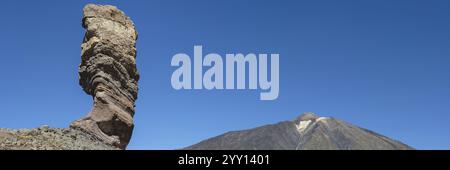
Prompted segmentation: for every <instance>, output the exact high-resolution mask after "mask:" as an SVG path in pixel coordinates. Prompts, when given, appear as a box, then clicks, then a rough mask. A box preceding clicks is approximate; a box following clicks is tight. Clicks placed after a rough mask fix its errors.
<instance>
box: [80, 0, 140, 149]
mask: <svg viewBox="0 0 450 170" xmlns="http://www.w3.org/2000/svg"><path fill="white" fill-rule="evenodd" d="M82 23H83V28H85V29H86V33H85V37H84V41H83V44H82V45H81V48H82V51H81V64H80V66H79V83H80V85H81V86H82V87H83V90H84V91H85V92H86V93H87V94H89V95H92V97H93V100H94V104H93V105H94V106H93V108H92V111H91V112H90V113H89V114H88V115H87V116H86V117H85V118H82V119H80V120H77V121H75V122H73V123H72V124H71V128H74V129H79V130H82V131H84V132H87V133H90V134H92V135H94V136H96V137H97V138H99V139H101V140H102V141H103V142H105V143H108V144H111V145H114V146H117V147H119V148H122V149H125V148H126V146H127V145H128V143H129V141H130V138H131V135H132V131H133V127H134V124H133V116H134V111H135V110H134V103H135V101H136V99H137V92H138V86H137V83H138V80H139V73H138V71H137V69H136V60H135V59H136V48H135V44H136V40H137V36H138V35H137V32H136V29H135V26H134V24H133V22H132V21H131V20H130V18H129V17H127V16H126V15H125V14H124V13H123V12H122V11H120V10H119V9H117V8H116V7H114V6H110V5H104V6H103V5H94V4H89V5H86V6H85V7H84V9H83V20H82Z"/></svg>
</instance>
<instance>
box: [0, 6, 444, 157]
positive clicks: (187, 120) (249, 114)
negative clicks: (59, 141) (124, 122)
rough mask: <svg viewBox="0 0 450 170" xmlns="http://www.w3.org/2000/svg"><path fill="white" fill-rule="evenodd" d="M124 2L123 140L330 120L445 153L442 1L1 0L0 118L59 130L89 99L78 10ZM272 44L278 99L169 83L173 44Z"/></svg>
mask: <svg viewBox="0 0 450 170" xmlns="http://www.w3.org/2000/svg"><path fill="white" fill-rule="evenodd" d="M89 2H94V3H101V4H112V5H116V6H118V7H119V8H120V9H122V10H123V11H125V12H126V13H127V14H128V15H129V16H130V17H131V18H132V19H133V21H134V22H135V24H136V27H137V29H138V32H139V39H138V42H137V48H138V56H137V63H138V69H139V70H140V73H141V80H140V82H139V87H140V91H139V99H138V100H137V103H136V106H137V107H136V115H135V131H134V133H133V138H132V140H131V143H130V145H129V149H176V148H182V147H185V146H188V145H191V144H194V143H197V142H199V141H201V140H203V139H207V138H209V137H213V136H216V135H219V134H222V133H224V132H227V131H231V130H240V129H246V128H252V127H257V126H260V125H264V124H269V123H276V122H279V121H283V120H290V119H294V118H295V117H296V116H298V115H300V114H301V113H302V112H307V111H311V112H316V113H317V114H319V115H321V116H332V117H336V118H339V119H342V120H345V121H347V122H351V123H352V124H356V125H358V126H361V127H364V128H367V129H371V130H373V131H376V132H378V133H381V134H383V135H386V136H389V137H391V138H394V139H398V140H400V141H402V142H404V143H406V144H409V145H411V146H413V147H415V148H417V149H450V135H449V134H450V133H449V132H450V123H449V122H450V104H449V102H450V77H449V73H450V67H449V66H450V31H449V30H450V2H449V1H445V0H442V1H439V0H422V1H415V0H397V1H392V0H378V1H356V0H355V1H345V0H343V1H331V0H330V1H323V0H318V1H250V0H249V1H238V0H232V1H214V2H212V1H206V0H202V1H181V0H180V1H171V0H169V1H162V0H161V1H144V0H142V1H137V0H130V1H56V0H55V1H49V0H42V1H31V0H30V1H23V0H14V1H12V0H6V1H2V5H1V6H0V16H1V21H2V24H1V27H0V38H1V39H0V48H1V59H2V62H1V64H0V78H1V83H0V89H1V92H2V97H1V98H0V107H1V111H0V127H7V128H33V127H38V126H40V125H43V124H48V125H50V126H52V127H67V126H68V125H69V124H70V122H72V121H73V120H76V119H78V118H80V117H83V116H85V114H86V113H88V112H89V111H90V109H91V107H92V99H91V96H88V95H86V94H85V93H84V92H83V91H82V89H81V87H80V86H79V85H78V73H77V69H78V65H79V63H80V60H81V59H80V51H81V49H80V45H81V43H82V39H83V35H84V30H83V28H82V27H81V17H82V8H83V6H84V5H85V4H87V3H89ZM194 45H203V52H204V53H210V52H215V53H219V54H221V55H224V54H226V53H233V52H241V53H279V54H280V95H279V97H278V99H277V100H274V101H261V100H259V91H250V90H215V91H208V90H200V91H193V90H190V91H189V90H184V91H176V90H174V89H172V86H171V84H170V77H171V74H172V72H173V71H174V69H175V68H173V67H171V66H170V61H171V58H172V56H173V55H175V54H176V53H180V52H184V53H187V54H189V55H191V56H192V54H193V46H194Z"/></svg>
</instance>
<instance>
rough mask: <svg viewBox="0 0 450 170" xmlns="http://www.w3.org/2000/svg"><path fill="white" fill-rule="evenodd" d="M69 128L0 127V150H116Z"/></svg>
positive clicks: (92, 137)
mask: <svg viewBox="0 0 450 170" xmlns="http://www.w3.org/2000/svg"><path fill="white" fill-rule="evenodd" d="M118 149H119V148H117V147H114V146H111V145H108V144H105V143H103V142H102V141H100V140H99V139H97V138H96V137H95V136H92V135H89V134H87V133H84V132H82V131H79V130H76V129H71V128H49V127H48V126H42V127H40V128H35V129H19V130H11V129H0V150H118Z"/></svg>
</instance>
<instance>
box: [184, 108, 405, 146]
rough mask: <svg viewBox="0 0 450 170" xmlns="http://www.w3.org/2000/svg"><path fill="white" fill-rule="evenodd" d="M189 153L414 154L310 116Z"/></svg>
mask: <svg viewBox="0 0 450 170" xmlns="http://www.w3.org/2000/svg"><path fill="white" fill-rule="evenodd" d="M184 149H186V150H410V149H414V148H412V147H410V146H408V145H406V144H403V143H402V142H400V141H397V140H394V139H390V138H388V137H386V136H383V135H380V134H378V133H375V132H373V131H370V130H367V129H364V128H361V127H358V126H355V125H352V124H350V123H347V122H344V121H341V120H338V119H335V118H332V117H319V116H316V115H315V114H314V113H311V112H308V113H304V114H302V115H300V116H299V117H298V118H296V119H294V120H292V121H283V122H279V123H276V124H271V125H265V126H261V127H257V128H253V129H248V130H242V131H232V132H228V133H225V134H222V135H219V136H217V137H213V138H210V139H207V140H204V141H202V142H200V143H198V144H194V145H192V146H189V147H186V148H184Z"/></svg>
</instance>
